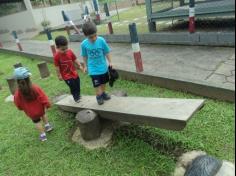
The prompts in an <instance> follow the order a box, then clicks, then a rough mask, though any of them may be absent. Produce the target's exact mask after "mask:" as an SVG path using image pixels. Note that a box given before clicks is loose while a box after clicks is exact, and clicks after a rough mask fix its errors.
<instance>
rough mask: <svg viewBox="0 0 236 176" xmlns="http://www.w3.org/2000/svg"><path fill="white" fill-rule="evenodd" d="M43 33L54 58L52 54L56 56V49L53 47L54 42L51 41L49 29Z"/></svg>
mask: <svg viewBox="0 0 236 176" xmlns="http://www.w3.org/2000/svg"><path fill="white" fill-rule="evenodd" d="M45 33H46V34H47V37H48V41H49V44H50V47H51V51H52V54H53V56H54V54H56V47H55V45H54V41H53V39H52V34H51V31H50V30H49V29H45Z"/></svg>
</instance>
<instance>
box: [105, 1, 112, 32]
mask: <svg viewBox="0 0 236 176" xmlns="http://www.w3.org/2000/svg"><path fill="white" fill-rule="evenodd" d="M104 11H105V12H106V17H107V18H108V31H109V34H114V31H113V27H112V23H111V18H110V12H109V8H108V4H107V3H105V4H104Z"/></svg>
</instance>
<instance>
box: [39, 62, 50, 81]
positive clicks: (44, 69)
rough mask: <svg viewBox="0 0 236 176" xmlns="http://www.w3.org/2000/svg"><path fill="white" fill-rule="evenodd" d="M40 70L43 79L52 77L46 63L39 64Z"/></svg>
mask: <svg viewBox="0 0 236 176" xmlns="http://www.w3.org/2000/svg"><path fill="white" fill-rule="evenodd" d="M38 68H39V72H40V76H41V78H42V79H43V78H47V77H49V76H50V72H49V69H48V66H47V63H46V62H43V63H40V64H38Z"/></svg>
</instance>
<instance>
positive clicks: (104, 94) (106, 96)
mask: <svg viewBox="0 0 236 176" xmlns="http://www.w3.org/2000/svg"><path fill="white" fill-rule="evenodd" d="M102 98H103V100H106V101H107V100H110V99H111V96H110V95H108V94H106V93H105V92H104V93H103V94H102Z"/></svg>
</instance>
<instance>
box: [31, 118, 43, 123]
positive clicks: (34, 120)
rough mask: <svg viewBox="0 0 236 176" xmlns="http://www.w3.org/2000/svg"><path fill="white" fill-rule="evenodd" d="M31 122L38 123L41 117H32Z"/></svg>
mask: <svg viewBox="0 0 236 176" xmlns="http://www.w3.org/2000/svg"><path fill="white" fill-rule="evenodd" d="M32 121H33V123H39V122H40V121H41V118H38V119H32Z"/></svg>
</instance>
